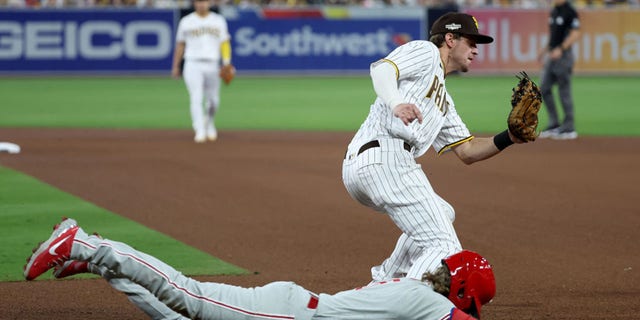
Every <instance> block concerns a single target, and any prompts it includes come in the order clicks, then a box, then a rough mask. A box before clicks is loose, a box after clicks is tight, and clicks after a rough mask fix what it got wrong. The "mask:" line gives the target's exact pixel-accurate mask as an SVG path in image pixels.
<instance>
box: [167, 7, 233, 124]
mask: <svg viewBox="0 0 640 320" xmlns="http://www.w3.org/2000/svg"><path fill="white" fill-rule="evenodd" d="M229 38H230V36H229V31H228V28H227V21H226V20H225V19H224V17H222V16H221V15H219V14H217V13H215V12H209V14H207V16H206V17H201V16H199V15H198V14H197V13H195V12H192V13H190V14H188V15H186V16H184V17H183V18H182V19H181V20H180V23H179V24H178V31H177V34H176V42H178V43H181V42H182V43H184V44H185V52H184V60H185V62H184V70H183V72H182V75H183V77H184V82H185V84H186V85H187V90H188V91H189V100H190V109H191V120H192V123H193V129H194V131H195V132H196V135H197V136H204V135H205V134H206V135H211V136H216V135H217V131H216V128H215V125H214V121H213V118H214V114H215V112H216V111H217V109H218V106H219V105H220V77H219V72H220V59H221V57H220V45H221V43H223V42H225V41H227V40H229Z"/></svg>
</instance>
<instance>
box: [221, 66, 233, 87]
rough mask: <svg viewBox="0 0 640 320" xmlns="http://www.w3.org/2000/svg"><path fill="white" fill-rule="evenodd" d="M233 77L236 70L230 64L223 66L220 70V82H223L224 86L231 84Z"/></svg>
mask: <svg viewBox="0 0 640 320" xmlns="http://www.w3.org/2000/svg"><path fill="white" fill-rule="evenodd" d="M235 76H236V68H235V67H234V66H233V65H232V64H227V65H224V66H222V68H221V69H220V78H222V81H224V83H225V84H229V83H231V81H232V80H233V78H235Z"/></svg>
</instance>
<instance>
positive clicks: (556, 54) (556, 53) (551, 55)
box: [549, 47, 562, 60]
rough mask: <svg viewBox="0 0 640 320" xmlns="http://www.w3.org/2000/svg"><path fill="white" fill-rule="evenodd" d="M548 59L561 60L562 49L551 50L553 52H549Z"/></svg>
mask: <svg viewBox="0 0 640 320" xmlns="http://www.w3.org/2000/svg"><path fill="white" fill-rule="evenodd" d="M549 58H551V60H558V59H560V58H562V49H560V47H555V48H553V50H551V52H549Z"/></svg>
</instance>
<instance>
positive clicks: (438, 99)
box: [425, 76, 448, 115]
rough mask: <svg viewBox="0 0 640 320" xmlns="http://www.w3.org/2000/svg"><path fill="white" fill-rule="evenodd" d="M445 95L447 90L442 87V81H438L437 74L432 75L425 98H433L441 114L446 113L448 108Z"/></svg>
mask: <svg viewBox="0 0 640 320" xmlns="http://www.w3.org/2000/svg"><path fill="white" fill-rule="evenodd" d="M446 95H447V92H446V91H445V89H444V83H440V78H438V76H436V77H434V78H433V81H432V82H431V87H430V88H429V91H428V92H427V95H426V96H425V99H433V103H434V104H435V105H436V107H437V108H438V110H440V112H442V114H443V115H445V114H447V109H448V103H447V98H446Z"/></svg>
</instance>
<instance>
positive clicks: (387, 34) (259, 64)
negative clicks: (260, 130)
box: [228, 10, 423, 71]
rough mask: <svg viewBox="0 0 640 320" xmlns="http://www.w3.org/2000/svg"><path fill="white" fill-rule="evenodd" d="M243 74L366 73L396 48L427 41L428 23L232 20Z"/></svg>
mask: <svg viewBox="0 0 640 320" xmlns="http://www.w3.org/2000/svg"><path fill="white" fill-rule="evenodd" d="M228 22H229V31H230V33H231V38H232V45H233V62H234V64H235V65H236V66H237V67H238V70H239V71H304V70H309V71H312V70H314V71H315V70H326V71H350V70H353V71H363V70H368V69H369V65H370V64H371V62H374V61H376V60H378V59H380V58H383V57H384V56H386V55H387V54H388V53H389V52H391V51H392V50H393V49H394V48H396V47H397V46H399V45H402V44H404V43H406V42H408V41H411V40H417V39H421V37H422V33H423V30H421V29H422V25H423V21H422V19H418V18H413V19H400V18H386V19H385V18H363V19H348V18H347V19H327V18H325V17H313V18H269V17H265V15H258V14H257V11H253V10H246V11H241V12H239V14H238V15H236V16H235V17H230V19H229V20H228Z"/></svg>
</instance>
